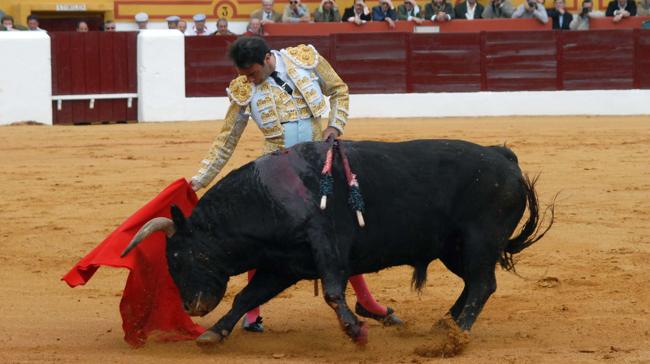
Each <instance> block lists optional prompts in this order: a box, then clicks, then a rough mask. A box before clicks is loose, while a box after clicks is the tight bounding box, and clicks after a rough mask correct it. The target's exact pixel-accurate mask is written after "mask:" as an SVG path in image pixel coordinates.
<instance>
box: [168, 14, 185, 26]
mask: <svg viewBox="0 0 650 364" xmlns="http://www.w3.org/2000/svg"><path fill="white" fill-rule="evenodd" d="M165 20H167V29H178V22H180V21H181V18H180V17H178V16H176V15H171V16H168V17H167V19H165Z"/></svg>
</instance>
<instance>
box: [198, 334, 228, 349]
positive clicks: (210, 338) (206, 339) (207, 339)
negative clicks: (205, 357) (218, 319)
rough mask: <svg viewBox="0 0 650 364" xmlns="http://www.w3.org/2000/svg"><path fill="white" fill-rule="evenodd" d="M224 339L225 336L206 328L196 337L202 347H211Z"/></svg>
mask: <svg viewBox="0 0 650 364" xmlns="http://www.w3.org/2000/svg"><path fill="white" fill-rule="evenodd" d="M222 340H223V336H221V335H220V334H217V333H216V332H214V331H212V330H206V331H205V332H204V333H203V334H201V336H199V337H197V338H196V345H198V346H200V347H202V348H210V347H214V346H215V345H217V344H219V343H220V342H221V341H222Z"/></svg>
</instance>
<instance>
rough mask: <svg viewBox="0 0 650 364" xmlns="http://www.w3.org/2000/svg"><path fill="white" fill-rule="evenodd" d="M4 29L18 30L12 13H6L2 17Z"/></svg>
mask: <svg viewBox="0 0 650 364" xmlns="http://www.w3.org/2000/svg"><path fill="white" fill-rule="evenodd" d="M2 30H8V31H12V30H18V29H16V28H15V27H14V18H13V17H12V16H11V15H4V16H3V17H2Z"/></svg>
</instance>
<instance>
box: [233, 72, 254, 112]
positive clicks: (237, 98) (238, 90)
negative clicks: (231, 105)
mask: <svg viewBox="0 0 650 364" xmlns="http://www.w3.org/2000/svg"><path fill="white" fill-rule="evenodd" d="M226 92H227V93H228V96H229V97H230V99H231V100H233V101H234V102H236V103H237V104H238V105H240V106H247V105H248V104H249V103H250V102H251V100H252V99H253V94H254V93H255V85H254V84H252V83H250V82H248V80H247V79H246V76H239V77H237V78H235V79H234V80H232V81H230V86H228V88H227V89H226Z"/></svg>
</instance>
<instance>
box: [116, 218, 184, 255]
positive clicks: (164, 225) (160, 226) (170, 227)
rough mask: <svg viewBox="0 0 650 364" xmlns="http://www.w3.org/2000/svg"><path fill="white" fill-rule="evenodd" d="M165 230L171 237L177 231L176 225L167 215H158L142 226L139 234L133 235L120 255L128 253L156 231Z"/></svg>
mask: <svg viewBox="0 0 650 364" xmlns="http://www.w3.org/2000/svg"><path fill="white" fill-rule="evenodd" d="M159 230H163V231H164V232H165V234H166V235H167V237H168V238H169V237H171V236H172V235H174V234H175V233H176V225H174V222H173V221H172V220H171V219H169V218H166V217H156V218H154V219H151V220H149V221H148V222H147V223H146V224H144V226H142V227H141V228H140V230H139V231H138V233H137V234H135V236H134V237H133V240H131V242H130V243H129V245H127V247H126V249H124V251H123V252H122V254H120V257H124V256H125V255H127V254H128V253H129V252H130V251H131V249H133V248H135V247H136V246H137V245H138V244H140V242H141V241H142V240H144V239H145V238H146V237H147V236H149V235H151V234H153V233H155V232H156V231H159Z"/></svg>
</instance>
